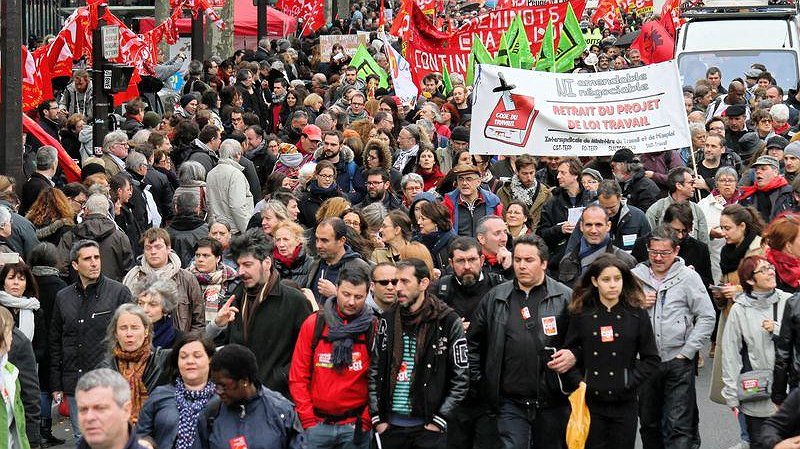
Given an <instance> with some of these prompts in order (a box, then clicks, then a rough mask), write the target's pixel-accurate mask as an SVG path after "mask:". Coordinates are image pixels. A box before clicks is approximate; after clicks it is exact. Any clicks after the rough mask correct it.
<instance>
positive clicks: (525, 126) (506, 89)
mask: <svg viewBox="0 0 800 449" xmlns="http://www.w3.org/2000/svg"><path fill="white" fill-rule="evenodd" d="M499 76H500V86H498V87H495V88H494V89H492V91H493V92H502V95H501V96H500V98H499V99H498V100H497V105H496V106H495V107H494V109H493V110H492V113H491V114H490V115H489V120H487V121H486V126H485V127H484V128H483V135H484V136H485V137H486V138H487V139H492V140H496V141H498V142H503V143H507V144H509V145H514V146H518V147H524V146H525V143H526V142H527V141H528V137H529V136H530V134H531V129H533V122H534V120H536V116H537V115H538V114H539V111H537V110H536V109H534V101H533V97H529V96H527V95H520V94H513V93H511V90H512V89H514V87H515V86H513V85H509V84H507V83H506V80H505V78H504V77H503V74H502V73H500V74H499Z"/></svg>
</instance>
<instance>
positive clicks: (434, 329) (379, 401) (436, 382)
mask: <svg viewBox="0 0 800 449" xmlns="http://www.w3.org/2000/svg"><path fill="white" fill-rule="evenodd" d="M425 294H426V295H428V297H427V298H426V299H425V300H426V301H437V302H440V300H439V299H438V298H436V297H435V296H433V295H430V294H428V293H425ZM442 305H443V304H442ZM444 307H445V308H446V312H444V313H443V314H441V315H440V316H439V319H438V325H433V324H430V325H429V327H428V328H429V331H428V333H427V335H426V340H425V341H424V342H421V341H418V342H417V345H418V351H417V354H418V357H419V360H418V361H417V362H416V364H415V366H414V373H413V377H412V381H411V392H410V396H411V416H414V417H419V418H423V419H424V420H425V422H426V423H433V424H435V425H436V426H438V427H439V428H440V429H443V430H446V429H447V419H448V418H450V415H451V413H452V412H453V410H454V409H455V408H456V407H457V406H458V405H459V404H460V403H461V402H462V401H463V400H464V399H466V397H467V392H468V391H469V371H468V368H469V365H468V361H467V343H466V339H465V338H464V327H463V325H462V324H461V319H460V318H459V316H458V314H457V313H456V311H455V310H453V309H451V308H449V307H448V306H444ZM396 313H398V310H397V307H392V308H390V309H389V310H387V311H385V313H384V314H383V316H382V317H381V319H380V322H379V324H378V335H377V336H376V337H377V338H376V340H375V346H376V348H375V351H374V352H373V356H372V361H373V362H372V364H371V366H370V369H369V410H370V415H371V416H372V423H373V424H378V423H382V422H388V421H389V416H390V415H391V409H392V395H393V391H392V389H391V384H392V380H391V374H392V369H391V366H392V351H393V348H394V335H395V314H396ZM419 345H422V348H424V349H422V350H421V351H422V352H419V350H420V347H419ZM398 363H399V362H398Z"/></svg>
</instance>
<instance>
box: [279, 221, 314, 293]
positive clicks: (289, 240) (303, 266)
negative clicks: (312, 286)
mask: <svg viewBox="0 0 800 449" xmlns="http://www.w3.org/2000/svg"><path fill="white" fill-rule="evenodd" d="M272 235H273V236H274V239H275V249H273V251H272V258H273V259H274V260H275V269H276V270H278V273H280V275H281V279H284V280H291V281H294V282H296V283H297V284H298V285H300V286H303V285H305V284H306V278H307V277H308V270H309V268H310V267H311V262H312V260H313V258H312V257H310V256H308V255H306V252H305V250H304V249H303V241H304V240H305V238H304V232H303V228H302V227H301V226H300V225H299V224H297V223H295V222H293V221H281V222H280V223H278V224H277V225H276V226H275V228H273V230H272Z"/></svg>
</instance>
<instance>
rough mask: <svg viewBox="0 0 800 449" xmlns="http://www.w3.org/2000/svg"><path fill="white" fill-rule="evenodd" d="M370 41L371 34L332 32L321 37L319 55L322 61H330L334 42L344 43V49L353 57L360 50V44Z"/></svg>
mask: <svg viewBox="0 0 800 449" xmlns="http://www.w3.org/2000/svg"><path fill="white" fill-rule="evenodd" d="M367 43H369V34H367V35H364V34H342V35H338V34H330V35H322V36H320V37H319V57H320V61H322V62H328V61H330V60H331V49H332V48H333V44H342V49H343V50H344V52H345V53H347V55H348V56H350V57H353V55H354V54H356V50H358V46H359V45H361V44H364V45H365V46H366V45H367Z"/></svg>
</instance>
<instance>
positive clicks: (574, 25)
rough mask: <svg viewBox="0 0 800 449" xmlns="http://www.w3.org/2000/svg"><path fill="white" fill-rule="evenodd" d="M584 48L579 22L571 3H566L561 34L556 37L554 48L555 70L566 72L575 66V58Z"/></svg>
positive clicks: (584, 41)
mask: <svg viewBox="0 0 800 449" xmlns="http://www.w3.org/2000/svg"><path fill="white" fill-rule="evenodd" d="M585 49H586V39H585V38H584V37H583V33H582V32H581V26H580V23H578V18H577V17H576V16H575V11H573V10H572V4H570V3H567V16H566V18H565V19H564V25H563V26H562V27H561V35H560V37H559V38H558V48H557V49H556V56H555V58H556V71H557V72H560V73H563V72H568V71H570V70H572V69H573V67H574V66H575V58H578V57H580V55H581V54H582V53H583V50H585Z"/></svg>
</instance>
